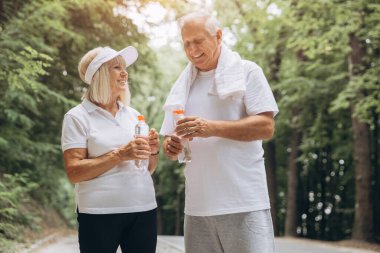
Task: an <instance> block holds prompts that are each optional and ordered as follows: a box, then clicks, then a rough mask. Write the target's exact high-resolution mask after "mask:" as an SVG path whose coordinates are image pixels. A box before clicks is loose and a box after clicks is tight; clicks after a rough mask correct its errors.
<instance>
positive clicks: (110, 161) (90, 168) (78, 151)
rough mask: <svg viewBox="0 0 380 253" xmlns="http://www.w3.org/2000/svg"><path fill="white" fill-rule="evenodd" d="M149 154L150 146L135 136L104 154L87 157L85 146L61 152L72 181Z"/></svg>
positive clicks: (84, 178) (95, 174)
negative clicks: (125, 143)
mask: <svg viewBox="0 0 380 253" xmlns="http://www.w3.org/2000/svg"><path fill="white" fill-rule="evenodd" d="M149 155H150V147H149V144H148V142H147V141H146V140H144V139H141V138H137V139H135V140H132V141H131V142H130V143H128V145H124V146H122V147H120V148H118V149H116V150H113V151H111V152H108V153H106V154H104V155H101V156H98V157H95V158H88V154H87V149H86V148H72V149H67V150H65V151H64V152H63V159H64V162H65V168H66V173H67V176H68V178H69V180H70V182H72V183H74V184H75V183H79V182H82V181H87V180H91V179H94V178H96V177H97V176H99V175H101V174H103V173H105V172H107V171H108V170H110V169H112V168H113V167H115V166H116V165H117V164H119V163H120V162H122V161H127V160H144V159H148V158H149Z"/></svg>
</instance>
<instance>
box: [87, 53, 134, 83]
mask: <svg viewBox="0 0 380 253" xmlns="http://www.w3.org/2000/svg"><path fill="white" fill-rule="evenodd" d="M119 55H120V56H122V57H123V58H124V60H125V62H126V63H127V67H128V66H129V65H131V64H133V63H134V62H135V61H136V60H137V57H138V53H137V50H136V48H134V47H132V46H129V47H126V48H124V49H122V50H120V51H119V52H118V51H116V50H114V49H112V48H110V47H104V48H103V49H102V50H101V51H100V52H99V53H98V54H97V55H96V56H95V58H94V59H93V60H92V61H91V62H90V64H89V65H88V67H87V70H86V74H85V76H84V81H85V83H87V84H91V81H92V77H93V76H94V75H95V73H96V71H97V70H98V69H99V68H100V66H102V64H103V63H105V62H107V61H109V60H112V59H113V58H115V57H116V56H119Z"/></svg>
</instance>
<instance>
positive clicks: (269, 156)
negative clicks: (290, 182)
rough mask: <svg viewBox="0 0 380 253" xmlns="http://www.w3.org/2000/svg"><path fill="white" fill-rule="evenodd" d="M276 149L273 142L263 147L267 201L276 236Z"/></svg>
mask: <svg viewBox="0 0 380 253" xmlns="http://www.w3.org/2000/svg"><path fill="white" fill-rule="evenodd" d="M275 149H276V147H275V144H274V142H273V141H269V142H267V143H266V145H265V154H266V161H267V162H266V165H265V169H266V172H267V183H268V191H269V199H270V206H271V215H272V221H273V229H274V234H275V235H278V228H277V214H276V210H277V208H276V207H277V176H276V166H277V165H276V150H275Z"/></svg>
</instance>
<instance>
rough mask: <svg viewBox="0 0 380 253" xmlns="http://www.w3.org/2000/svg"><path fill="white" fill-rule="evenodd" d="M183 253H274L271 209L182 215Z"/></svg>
mask: <svg viewBox="0 0 380 253" xmlns="http://www.w3.org/2000/svg"><path fill="white" fill-rule="evenodd" d="M185 249H186V253H275V252H276V250H275V245H274V233H273V225H272V217H271V214H270V210H269V209H267V210H260V211H253V212H245V213H234V214H225V215H216V216H189V215H185Z"/></svg>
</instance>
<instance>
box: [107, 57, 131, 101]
mask: <svg viewBox="0 0 380 253" xmlns="http://www.w3.org/2000/svg"><path fill="white" fill-rule="evenodd" d="M109 73H110V85H111V92H112V96H113V97H119V96H120V95H121V94H124V93H125V92H126V90H127V89H128V72H127V68H126V64H125V61H124V59H123V58H122V57H117V58H115V59H113V60H112V61H111V62H110V65H109Z"/></svg>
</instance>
